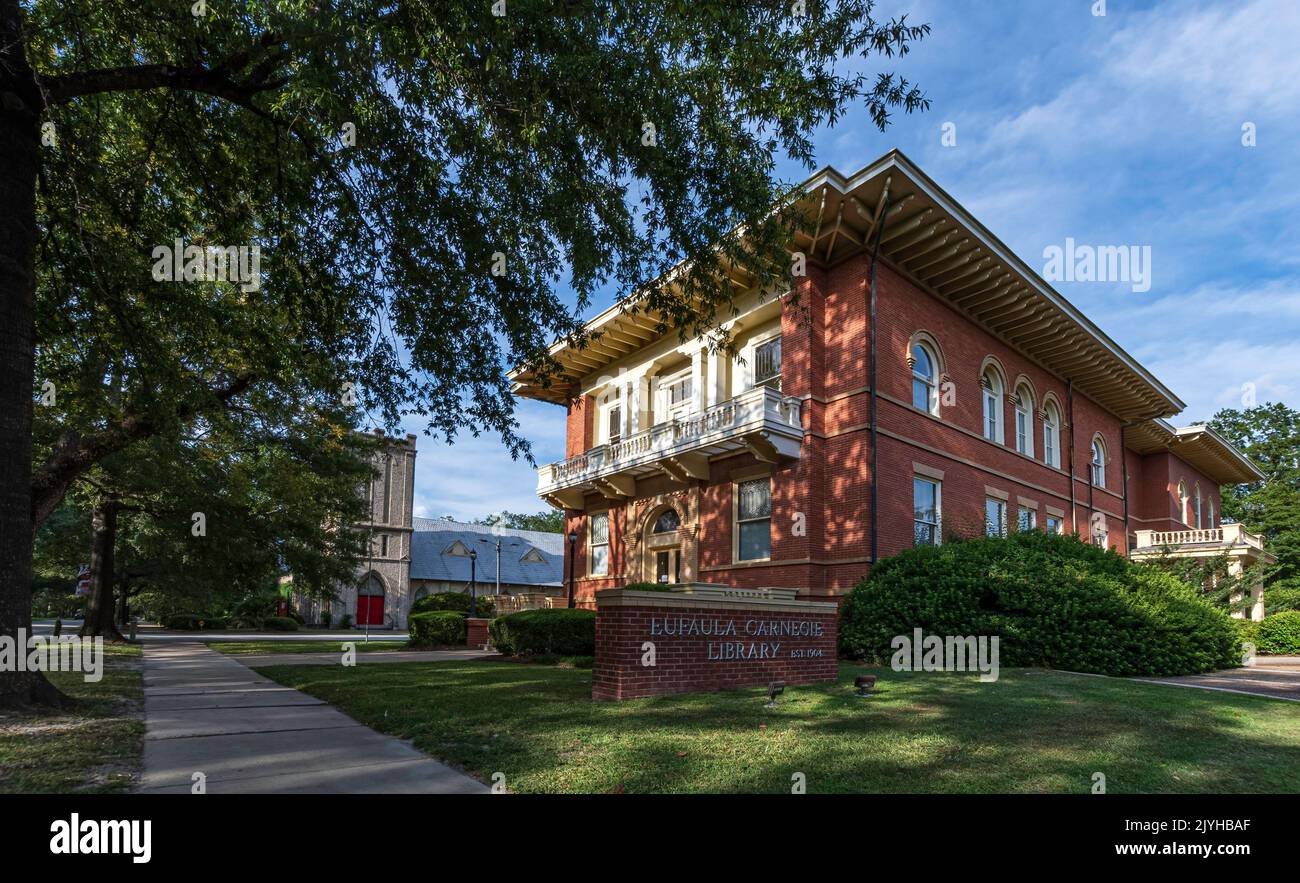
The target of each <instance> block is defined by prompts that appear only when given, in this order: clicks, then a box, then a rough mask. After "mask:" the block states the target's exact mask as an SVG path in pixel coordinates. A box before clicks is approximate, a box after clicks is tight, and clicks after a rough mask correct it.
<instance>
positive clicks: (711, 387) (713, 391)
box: [705, 350, 727, 408]
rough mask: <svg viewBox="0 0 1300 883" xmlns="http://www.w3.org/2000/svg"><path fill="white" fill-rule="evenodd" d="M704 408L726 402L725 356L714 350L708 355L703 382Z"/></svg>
mask: <svg viewBox="0 0 1300 883" xmlns="http://www.w3.org/2000/svg"><path fill="white" fill-rule="evenodd" d="M705 386H706V390H705V391H706V395H705V407H706V408H707V407H712V406H715V404H722V403H723V402H725V401H727V354H724V352H718V351H716V350H714V351H712V352H710V354H708V377H707V378H706V381H705Z"/></svg>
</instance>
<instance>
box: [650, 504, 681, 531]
mask: <svg viewBox="0 0 1300 883" xmlns="http://www.w3.org/2000/svg"><path fill="white" fill-rule="evenodd" d="M681 526H682V518H681V516H680V515H678V514H677V510H676V509H665V510H664V511H663V512H662V513H661V514H660V515H659V517H658V518H656V519H655V523H654V526H653V527H651V528H650V532H651V533H672V532H673V531H675V530H677V528H679V527H681Z"/></svg>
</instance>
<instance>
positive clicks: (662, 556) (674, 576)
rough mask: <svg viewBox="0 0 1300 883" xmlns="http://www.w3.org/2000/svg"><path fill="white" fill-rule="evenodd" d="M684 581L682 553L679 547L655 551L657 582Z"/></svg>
mask: <svg viewBox="0 0 1300 883" xmlns="http://www.w3.org/2000/svg"><path fill="white" fill-rule="evenodd" d="M681 581H682V555H681V552H680V550H678V549H661V550H660V551H658V552H656V553H655V582H657V583H679V582H681Z"/></svg>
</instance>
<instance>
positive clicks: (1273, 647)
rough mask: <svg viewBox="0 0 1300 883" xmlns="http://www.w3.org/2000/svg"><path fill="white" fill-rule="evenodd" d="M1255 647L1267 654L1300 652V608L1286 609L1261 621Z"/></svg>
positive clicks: (1294, 653)
mask: <svg viewBox="0 0 1300 883" xmlns="http://www.w3.org/2000/svg"><path fill="white" fill-rule="evenodd" d="M1255 649H1256V651H1257V652H1258V653H1261V654H1263V655H1265V656H1292V655H1296V654H1300V610H1284V611H1283V612H1281V613H1274V614H1273V615H1272V616H1266V617H1264V621H1263V622H1261V623H1259V631H1258V632H1257V637H1256V639H1255Z"/></svg>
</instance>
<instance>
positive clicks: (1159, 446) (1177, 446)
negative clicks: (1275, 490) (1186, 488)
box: [1124, 420, 1265, 484]
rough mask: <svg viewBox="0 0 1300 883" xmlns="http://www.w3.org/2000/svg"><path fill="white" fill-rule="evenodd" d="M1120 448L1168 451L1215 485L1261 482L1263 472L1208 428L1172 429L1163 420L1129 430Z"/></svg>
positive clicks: (1151, 452)
mask: <svg viewBox="0 0 1300 883" xmlns="http://www.w3.org/2000/svg"><path fill="white" fill-rule="evenodd" d="M1124 445H1125V447H1127V448H1128V449H1129V450H1131V451H1134V452H1136V453H1138V454H1154V453H1160V452H1168V453H1170V454H1173V455H1174V456H1175V457H1177V458H1178V459H1180V460H1182V461H1183V462H1184V463H1186V464H1187V465H1189V466H1191V467H1192V468H1194V469H1196V470H1197V471H1199V472H1200V473H1201V474H1203V475H1205V476H1206V477H1208V478H1210V479H1212V480H1213V481H1215V482H1217V483H1218V484H1249V483H1251V482H1255V481H1263V480H1264V478H1265V475H1264V473H1263V472H1262V471H1261V470H1260V468H1259V467H1258V466H1256V465H1255V464H1254V463H1252V462H1251V461H1250V459H1249V458H1248V457H1247V456H1246V455H1245V454H1243V453H1242V452H1241V451H1239V450H1238V449H1237V448H1236V447H1235V446H1234V445H1233V444H1232V443H1231V442H1229V441H1228V440H1227V439H1225V438H1224V437H1223V436H1221V435H1219V433H1217V432H1215V431H1214V430H1213V429H1211V428H1210V427H1209V426H1206V425H1204V424H1199V425H1196V426H1184V427H1182V428H1175V427H1173V426H1172V425H1170V424H1169V423H1167V422H1166V421H1164V420H1147V421H1144V422H1142V423H1139V424H1138V425H1136V426H1132V427H1129V429H1128V430H1127V431H1126V433H1125V435H1124Z"/></svg>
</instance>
